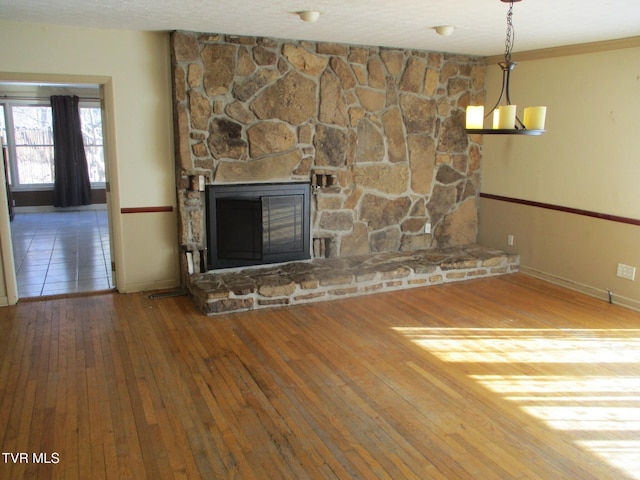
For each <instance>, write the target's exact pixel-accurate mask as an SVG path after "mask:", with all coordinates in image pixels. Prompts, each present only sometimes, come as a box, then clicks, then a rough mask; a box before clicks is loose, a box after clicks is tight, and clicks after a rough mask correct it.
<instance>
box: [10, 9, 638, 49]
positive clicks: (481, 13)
mask: <svg viewBox="0 0 640 480" xmlns="http://www.w3.org/2000/svg"><path fill="white" fill-rule="evenodd" d="M508 7H509V5H508V4H507V3H502V2H501V1H500V0H315V1H314V0H206V1H203V0H0V19H1V20H15V21H21V22H35V23H52V24H62V25H73V26H83V27H92V28H108V29H127V30H144V31H170V30H189V31H196V32H209V33H230V34H238V35H251V36H266V37H276V38H284V39H298V40H316V41H327V42H338V43H348V44H354V45H374V46H389V47H403V48H415V49H420V50H436V51H446V52H455V53H466V54H473V55H496V54H501V53H503V52H504V38H505V26H506V20H505V16H506V13H507V10H508ZM307 9H309V10H311V9H312V10H319V11H320V12H322V15H321V17H320V19H319V20H318V21H317V22H316V23H304V22H302V21H301V20H300V19H299V18H298V16H297V15H296V14H295V12H296V11H300V10H307ZM513 18H514V25H515V32H516V36H515V48H514V52H518V51H526V50H535V49H539V48H548V47H556V46H563V45H573V44H578V43H587V42H595V41H602V40H611V39H618V38H626V37H634V36H638V35H640V0H627V1H626V2H620V1H611V0H562V1H560V0H523V1H520V2H518V3H515V4H514V17H513ZM437 25H452V26H454V27H455V31H454V33H453V34H452V35H451V36H449V37H441V36H439V35H437V34H436V33H435V32H434V31H433V27H434V26H437Z"/></svg>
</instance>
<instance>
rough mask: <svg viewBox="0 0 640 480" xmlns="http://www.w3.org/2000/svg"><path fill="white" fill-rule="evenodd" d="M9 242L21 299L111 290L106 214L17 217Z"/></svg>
mask: <svg viewBox="0 0 640 480" xmlns="http://www.w3.org/2000/svg"><path fill="white" fill-rule="evenodd" d="M11 239H12V241H13V255H14V260H15V266H16V277H17V281H18V297H19V298H26V297H38V296H44V295H60V294H65V293H78V292H89V291H97V290H107V289H110V288H113V281H112V278H111V254H110V251H109V228H108V223H107V212H106V210H83V211H74V212H52V213H16V215H15V218H14V219H13V221H12V222H11Z"/></svg>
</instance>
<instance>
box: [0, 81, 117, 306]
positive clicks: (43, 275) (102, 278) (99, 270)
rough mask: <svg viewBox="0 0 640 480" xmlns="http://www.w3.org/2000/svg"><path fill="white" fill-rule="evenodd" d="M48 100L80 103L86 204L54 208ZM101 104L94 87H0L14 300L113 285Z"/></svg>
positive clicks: (1, 84)
mask: <svg viewBox="0 0 640 480" xmlns="http://www.w3.org/2000/svg"><path fill="white" fill-rule="evenodd" d="M51 95H74V96H78V97H79V98H80V111H81V112H82V113H81V117H82V124H83V128H82V134H83V141H84V142H83V143H84V149H85V154H86V157H87V164H88V167H89V172H90V177H91V192H92V194H91V197H92V204H91V205H84V206H77V207H65V208H54V207H53V200H52V198H53V196H52V191H53V184H52V177H53V159H52V157H53V145H52V139H51V135H50V133H49V124H48V123H47V122H48V120H47V118H45V117H46V113H47V110H49V108H48V101H49V97H50V96H51ZM102 105H103V102H102V88H101V85H99V84H79V83H68V84H58V83H55V84H47V83H35V82H23V83H20V82H0V115H1V116H2V119H0V134H2V136H3V153H4V156H5V157H6V162H5V165H6V166H5V175H6V177H7V184H6V186H7V190H8V192H7V203H8V209H9V211H10V215H9V218H10V222H9V230H10V238H11V247H12V248H11V250H12V259H13V263H14V265H13V269H14V272H15V276H14V278H13V279H11V280H14V281H15V289H16V293H17V298H33V297H40V296H49V295H64V294H76V293H85V292H95V291H102V290H111V289H113V288H114V287H115V282H114V279H113V274H112V265H113V262H112V243H111V235H110V232H111V229H110V221H109V208H108V204H107V199H108V197H109V195H107V193H106V185H107V184H108V182H107V168H106V167H107V161H106V154H105V149H104V142H103V134H102V132H103V121H102V120H103V114H102V113H103V108H102ZM15 112H17V113H15ZM21 115H22V116H21ZM25 115H27V116H26V117H25ZM25 118H26V120H25ZM3 248H4V247H3ZM3 254H4V252H3ZM5 255H6V254H5ZM5 277H7V272H5ZM7 283H10V281H7ZM8 290H9V288H8ZM16 300H17V299H16Z"/></svg>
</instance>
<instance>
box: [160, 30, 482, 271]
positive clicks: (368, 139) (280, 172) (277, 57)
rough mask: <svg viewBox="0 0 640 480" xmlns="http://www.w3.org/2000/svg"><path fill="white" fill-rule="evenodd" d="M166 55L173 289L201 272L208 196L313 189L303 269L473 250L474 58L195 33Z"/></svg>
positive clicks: (180, 37)
mask: <svg viewBox="0 0 640 480" xmlns="http://www.w3.org/2000/svg"><path fill="white" fill-rule="evenodd" d="M171 51H172V67H173V92H174V106H175V134H176V156H177V161H176V165H177V172H176V174H177V179H178V182H177V185H178V210H179V221H180V229H179V232H180V239H179V242H180V247H181V269H182V274H183V279H184V278H186V277H187V276H188V275H189V274H197V273H199V272H203V271H206V270H207V269H208V268H209V265H208V264H210V263H211V259H209V261H207V256H208V255H209V253H210V252H208V248H207V241H208V240H207V238H208V236H210V235H211V233H209V234H207V220H206V218H207V216H206V204H207V200H206V198H207V195H206V193H205V191H206V190H207V188H209V187H210V186H215V185H245V184H272V183H300V182H302V183H307V184H310V185H311V187H312V188H311V191H312V192H313V193H312V194H311V196H310V200H309V209H310V211H309V239H310V244H309V246H308V252H309V255H310V257H311V258H319V257H329V258H343V257H344V258H347V257H352V256H357V255H364V254H372V253H381V252H412V251H415V250H423V249H431V248H446V247H453V246H457V245H465V244H470V243H473V242H475V240H476V231H477V208H478V194H479V185H480V159H481V143H480V142H481V137H473V136H468V135H467V134H466V133H465V132H464V109H465V107H466V106H467V105H468V104H470V103H472V102H477V103H482V102H483V100H484V69H485V66H484V61H483V59H481V58H475V57H468V56H459V55H448V54H445V53H437V52H426V51H414V50H403V49H393V48H382V47H360V46H349V45H340V44H327V43H315V42H303V41H285V40H278V39H270V38H256V37H240V36H230V35H218V34H208V33H194V32H175V33H174V34H173V35H172V41H171Z"/></svg>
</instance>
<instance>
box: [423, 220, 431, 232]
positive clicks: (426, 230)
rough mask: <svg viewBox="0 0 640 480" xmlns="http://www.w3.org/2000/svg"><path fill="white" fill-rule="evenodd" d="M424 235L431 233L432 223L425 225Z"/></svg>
mask: <svg viewBox="0 0 640 480" xmlns="http://www.w3.org/2000/svg"><path fill="white" fill-rule="evenodd" d="M424 233H431V222H427V223H425V224H424Z"/></svg>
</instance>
